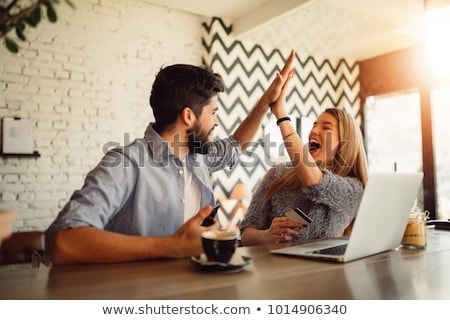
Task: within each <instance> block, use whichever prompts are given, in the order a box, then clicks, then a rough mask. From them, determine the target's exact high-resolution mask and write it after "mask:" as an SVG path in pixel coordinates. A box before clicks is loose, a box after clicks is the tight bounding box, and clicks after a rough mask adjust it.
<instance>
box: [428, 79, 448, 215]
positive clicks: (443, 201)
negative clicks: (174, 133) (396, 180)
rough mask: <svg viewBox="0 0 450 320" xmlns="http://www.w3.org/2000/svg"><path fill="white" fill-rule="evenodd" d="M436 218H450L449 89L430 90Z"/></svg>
mask: <svg viewBox="0 0 450 320" xmlns="http://www.w3.org/2000/svg"><path fill="white" fill-rule="evenodd" d="M431 110H432V119H433V120H432V121H433V141H434V157H435V170H436V198H437V218H438V219H449V218H450V143H449V139H450V123H449V120H450V87H446V88H439V89H434V90H431Z"/></svg>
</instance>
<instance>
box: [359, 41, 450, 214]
mask: <svg viewBox="0 0 450 320" xmlns="http://www.w3.org/2000/svg"><path fill="white" fill-rule="evenodd" d="M357 64H358V66H359V76H358V81H359V83H360V93H359V98H360V109H359V113H360V116H361V118H362V119H363V121H362V122H361V125H362V128H361V129H362V132H363V134H364V105H365V102H366V99H367V97H370V96H376V95H382V94H393V93H394V94H395V93H396V92H402V91H405V90H412V89H416V90H418V91H419V94H420V110H421V114H420V116H421V126H422V128H421V130H422V162H423V173H424V178H423V192H424V208H425V209H426V210H428V211H429V212H430V219H436V217H437V212H436V208H437V201H436V200H437V199H436V181H435V180H436V170H435V160H434V144H433V127H432V113H431V89H432V88H434V87H436V86H439V85H442V84H443V83H448V82H449V79H443V78H439V79H437V78H433V77H432V76H431V75H430V74H429V73H428V72H427V70H426V55H425V47H424V46H423V45H419V46H414V47H410V48H407V49H403V50H399V51H395V52H392V53H388V54H385V55H381V56H378V57H375V58H371V59H367V60H364V61H358V62H357Z"/></svg>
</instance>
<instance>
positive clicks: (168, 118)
mask: <svg viewBox="0 0 450 320" xmlns="http://www.w3.org/2000/svg"><path fill="white" fill-rule="evenodd" d="M223 91H224V84H223V80H222V77H221V76H220V75H219V74H217V73H214V72H213V71H212V70H210V69H208V68H206V67H196V66H193V65H187V64H175V65H171V66H168V67H165V68H162V69H161V70H160V71H159V73H158V74H157V75H156V78H155V82H154V83H153V86H152V92H151V94H150V106H151V107H152V109H153V115H154V117H155V122H156V125H155V130H156V131H158V132H161V131H162V130H164V129H165V128H166V127H167V126H168V125H170V124H173V123H174V122H175V120H176V118H177V117H178V115H179V114H180V113H181V111H183V109H184V108H185V107H189V108H191V109H192V110H193V112H194V113H195V115H196V116H197V117H199V116H200V114H201V113H202V109H203V107H204V106H205V105H206V104H208V103H209V101H210V99H211V98H212V97H213V96H215V95H216V94H217V93H219V92H223Z"/></svg>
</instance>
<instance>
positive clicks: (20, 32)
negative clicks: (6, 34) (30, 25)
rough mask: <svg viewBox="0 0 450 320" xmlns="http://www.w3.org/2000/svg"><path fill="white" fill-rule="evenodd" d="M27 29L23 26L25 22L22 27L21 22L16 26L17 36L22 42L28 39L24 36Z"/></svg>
mask: <svg viewBox="0 0 450 320" xmlns="http://www.w3.org/2000/svg"><path fill="white" fill-rule="evenodd" d="M24 29H25V25H24V24H23V22H22V25H20V22H18V23H17V24H16V35H17V37H18V38H19V39H20V40H22V41H25V40H27V39H26V38H25V35H24V34H23V30H24Z"/></svg>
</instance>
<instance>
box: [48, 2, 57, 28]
mask: <svg viewBox="0 0 450 320" xmlns="http://www.w3.org/2000/svg"><path fill="white" fill-rule="evenodd" d="M45 5H46V6H47V18H48V20H49V21H50V22H53V23H54V22H56V20H58V17H57V15H56V11H55V9H54V8H53V6H52V4H51V2H49V1H46V2H45Z"/></svg>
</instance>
